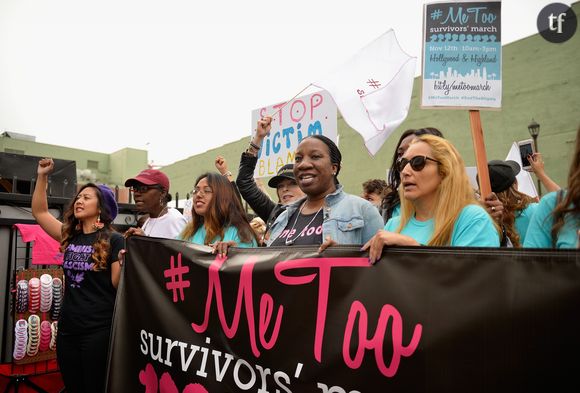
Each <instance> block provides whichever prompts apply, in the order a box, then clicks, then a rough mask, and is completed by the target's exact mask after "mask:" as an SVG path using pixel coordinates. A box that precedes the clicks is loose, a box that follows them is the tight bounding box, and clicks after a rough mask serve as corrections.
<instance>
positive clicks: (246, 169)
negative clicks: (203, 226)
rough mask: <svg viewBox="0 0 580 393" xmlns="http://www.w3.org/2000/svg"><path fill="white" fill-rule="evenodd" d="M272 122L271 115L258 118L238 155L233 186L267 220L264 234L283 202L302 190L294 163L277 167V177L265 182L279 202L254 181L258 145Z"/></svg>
mask: <svg viewBox="0 0 580 393" xmlns="http://www.w3.org/2000/svg"><path fill="white" fill-rule="evenodd" d="M271 123H272V118H271V117H269V116H266V117H263V118H261V119H260V120H259V121H258V126H257V127H256V134H255V135H254V137H253V138H252V141H251V142H250V146H249V147H248V149H247V150H246V151H245V152H244V153H242V157H241V158H240V168H239V170H238V177H237V179H236V185H237V186H238V190H239V191H240V194H241V195H242V198H244V200H245V201H246V202H248V204H249V205H250V207H251V208H252V210H254V212H256V214H257V215H258V217H260V218H261V219H262V220H264V222H265V223H266V230H265V232H264V236H265V237H267V236H268V233H269V231H270V228H271V226H272V224H273V223H274V221H275V220H276V218H277V217H278V216H279V215H280V213H282V211H284V209H285V208H286V205H288V204H290V203H292V202H294V201H295V200H297V199H299V198H302V197H304V193H303V192H302V190H300V188H299V187H298V185H297V184H296V179H295V178H294V172H293V168H294V165H293V164H287V165H284V166H283V167H282V168H280V169H279V170H278V173H277V174H276V176H274V177H273V178H272V179H270V181H269V182H268V185H269V186H270V187H272V188H275V189H276V193H277V194H278V203H274V202H272V200H271V199H270V197H269V196H268V195H267V194H265V193H264V192H263V191H262V190H260V188H259V187H258V185H257V184H256V181H255V180H254V170H255V169H256V163H257V162H258V151H259V150H260V144H261V143H262V141H263V140H264V138H265V137H266V135H268V133H269V132H270V129H271V128H272V126H271ZM262 240H265V239H262Z"/></svg>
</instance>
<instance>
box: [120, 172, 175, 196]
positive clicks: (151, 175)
mask: <svg viewBox="0 0 580 393" xmlns="http://www.w3.org/2000/svg"><path fill="white" fill-rule="evenodd" d="M137 183H141V184H145V185H146V186H153V185H159V186H161V187H163V188H164V189H165V191H169V178H168V177H167V175H166V174H165V173H163V172H161V171H159V170H157V169H145V170H143V171H141V172H140V173H139V174H138V175H137V176H135V177H132V178H130V179H128V180H127V181H125V187H131V186H134V185H137Z"/></svg>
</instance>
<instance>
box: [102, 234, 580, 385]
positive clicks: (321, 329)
mask: <svg viewBox="0 0 580 393" xmlns="http://www.w3.org/2000/svg"><path fill="white" fill-rule="evenodd" d="M127 250H128V252H127V260H126V262H125V265H124V267H123V276H122V280H121V284H120V286H119V291H118V294H117V303H116V309H115V319H114V325H113V333H112V338H111V348H110V356H109V358H110V359H109V373H108V384H107V391H109V392H147V393H153V392H172V393H173V392H178V393H202V392H259V393H266V392H270V393H275V392H300V393H302V392H321V393H331V392H332V393H343V392H345V393H347V392H350V393H355V392H360V393H370V392H382V391H392V392H443V391H448V392H451V391H455V392H458V391H462V392H490V391H508V390H509V391H522V392H524V391H525V392H532V391H580V378H578V375H580V362H578V361H577V360H578V353H579V352H580V258H579V257H580V253H579V252H578V251H576V250H570V251H548V250H525V251H521V250H520V251H518V250H513V249H510V250H507V249H501V250H495V249H464V248H428V247H417V248H390V249H385V252H384V253H383V257H382V259H381V260H379V261H378V262H377V264H376V265H369V264H368V259H367V257H366V256H365V255H364V254H363V253H361V252H360V251H358V247H346V246H338V247H332V248H330V249H328V250H327V251H325V252H324V254H322V255H319V254H317V253H316V248H314V247H290V248H255V249H232V250H230V252H229V255H228V257H227V258H226V259H220V258H217V257H216V256H215V255H212V254H210V253H208V251H207V250H208V248H207V247H200V246H196V245H192V244H189V243H184V242H181V241H177V240H163V239H155V238H146V237H134V238H131V239H130V240H129V241H128V243H127Z"/></svg>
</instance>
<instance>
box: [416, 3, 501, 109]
mask: <svg viewBox="0 0 580 393" xmlns="http://www.w3.org/2000/svg"><path fill="white" fill-rule="evenodd" d="M500 22H501V2H499V1H462V2H441V3H429V4H426V5H425V9H424V15H423V26H424V41H423V42H424V45H423V91H422V97H421V106H422V107H469V108H472V109H481V108H500V107H501V97H502V76H501V23H500Z"/></svg>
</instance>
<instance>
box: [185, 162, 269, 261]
mask: <svg viewBox="0 0 580 393" xmlns="http://www.w3.org/2000/svg"><path fill="white" fill-rule="evenodd" d="M191 213H192V220H191V221H190V222H189V223H188V224H187V226H186V227H185V229H184V230H183V231H182V232H181V234H180V235H179V239H181V240H185V241H189V242H191V243H195V244H204V245H209V246H212V247H213V248H214V252H217V253H218V254H221V255H225V254H226V253H227V250H228V247H234V246H235V247H257V245H258V243H257V241H256V240H257V239H256V235H255V234H254V231H253V230H252V227H251V226H250V223H249V222H248V220H247V218H246V214H245V212H244V209H243V207H242V204H241V202H240V199H239V198H238V196H237V195H236V193H235V191H234V187H233V186H232V184H231V183H230V182H229V181H228V179H227V178H226V177H225V176H222V175H220V174H218V173H211V172H210V173H204V174H203V175H201V176H199V177H198V178H197V179H196V181H195V187H194V189H193V207H192V211H191Z"/></svg>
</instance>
